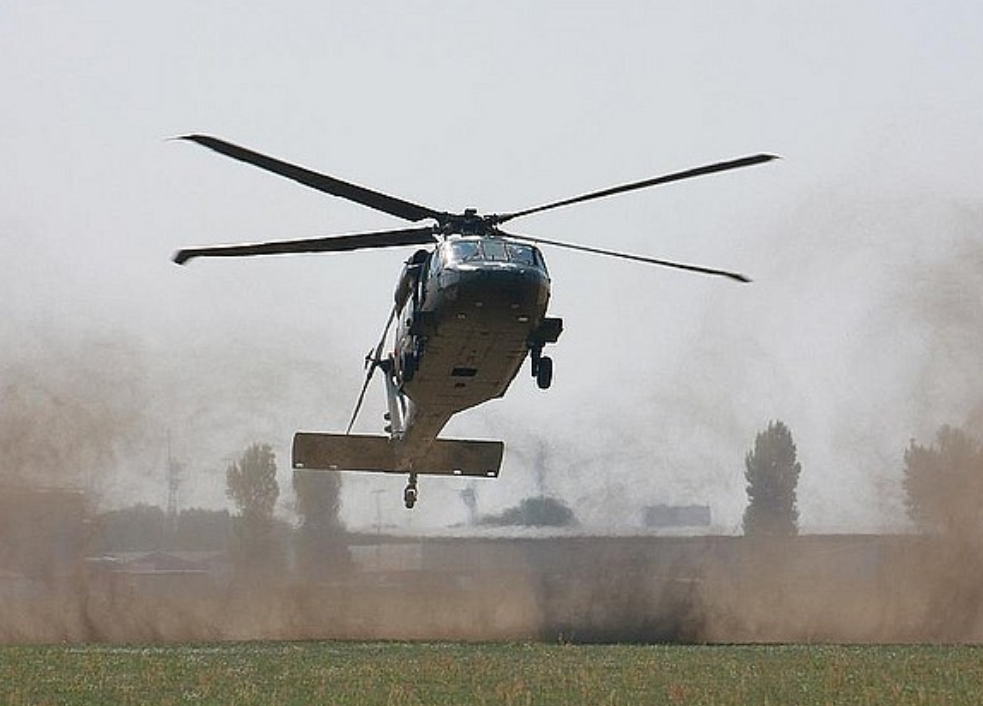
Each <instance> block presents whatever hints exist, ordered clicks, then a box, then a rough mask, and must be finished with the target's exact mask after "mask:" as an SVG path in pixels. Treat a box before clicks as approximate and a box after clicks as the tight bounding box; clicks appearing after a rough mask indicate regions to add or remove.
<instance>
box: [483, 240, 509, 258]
mask: <svg viewBox="0 0 983 706" xmlns="http://www.w3.org/2000/svg"><path fill="white" fill-rule="evenodd" d="M481 247H482V249H483V250H484V251H485V259H486V260H491V261H492V262H505V261H506V260H508V255H506V252H505V243H503V242H502V241H501V240H486V241H484V242H483V243H482V244H481Z"/></svg>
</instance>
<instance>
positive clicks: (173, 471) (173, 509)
mask: <svg viewBox="0 0 983 706" xmlns="http://www.w3.org/2000/svg"><path fill="white" fill-rule="evenodd" d="M180 487H181V464H180V463H178V462H177V461H175V460H174V457H173V456H172V455H171V433H170V432H167V522H168V524H169V525H170V527H171V530H176V529H177V517H178V514H177V513H178V510H177V499H178V490H179V489H180Z"/></svg>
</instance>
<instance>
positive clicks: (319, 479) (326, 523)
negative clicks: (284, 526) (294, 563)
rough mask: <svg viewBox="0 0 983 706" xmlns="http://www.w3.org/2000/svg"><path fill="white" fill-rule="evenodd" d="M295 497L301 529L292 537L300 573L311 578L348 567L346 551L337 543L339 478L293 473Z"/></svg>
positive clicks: (339, 534) (340, 529)
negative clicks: (301, 567) (303, 572)
mask: <svg viewBox="0 0 983 706" xmlns="http://www.w3.org/2000/svg"><path fill="white" fill-rule="evenodd" d="M293 485H294V495H295V496H296V498H297V514H298V515H300V526H299V527H298V528H297V532H296V535H295V538H296V545H295V546H296V547H297V556H298V559H299V560H300V563H301V565H302V566H303V570H304V571H305V572H306V573H307V574H308V575H309V576H312V577H314V578H320V577H321V576H322V575H324V574H327V573H331V572H337V571H340V570H342V569H344V568H346V567H347V566H348V563H349V562H348V550H347V548H346V546H345V543H344V542H342V541H339V540H340V539H341V537H342V535H343V534H344V531H345V526H344V524H343V523H342V521H341V517H340V514H341V475H340V474H338V473H330V472H324V471H294V475H293Z"/></svg>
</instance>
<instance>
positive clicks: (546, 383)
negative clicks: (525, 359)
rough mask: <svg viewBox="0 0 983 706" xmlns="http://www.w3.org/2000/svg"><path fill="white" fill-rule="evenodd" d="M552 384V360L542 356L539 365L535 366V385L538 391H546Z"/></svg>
mask: <svg viewBox="0 0 983 706" xmlns="http://www.w3.org/2000/svg"><path fill="white" fill-rule="evenodd" d="M552 384H553V359H552V358H550V357H549V356H546V355H544V356H542V357H541V358H540V359H539V365H538V366H536V385H537V386H538V387H539V389H540V390H548V389H549V388H550V385H552Z"/></svg>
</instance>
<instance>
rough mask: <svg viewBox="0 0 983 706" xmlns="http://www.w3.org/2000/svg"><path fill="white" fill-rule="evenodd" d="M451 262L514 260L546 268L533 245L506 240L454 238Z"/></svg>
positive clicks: (449, 245)
mask: <svg viewBox="0 0 983 706" xmlns="http://www.w3.org/2000/svg"><path fill="white" fill-rule="evenodd" d="M447 256H448V259H449V260H450V261H451V262H475V261H482V262H512V263H515V264H516V265H525V266H526V267H538V268H540V269H546V268H545V267H544V265H543V259H542V256H541V255H540V254H539V251H538V250H536V248H534V247H533V246H531V245H523V244H521V243H513V242H509V241H506V240H496V239H491V238H486V239H484V240H454V241H451V242H450V243H448V248H447Z"/></svg>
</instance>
